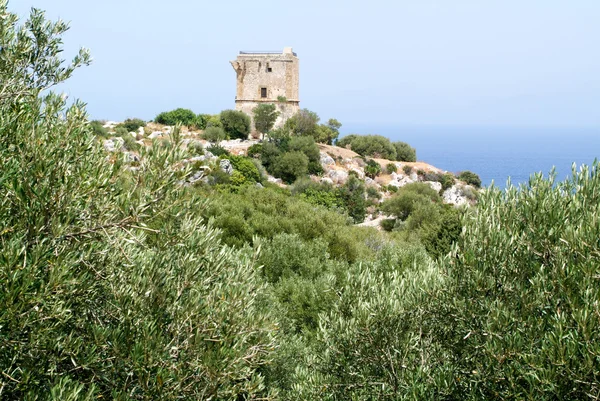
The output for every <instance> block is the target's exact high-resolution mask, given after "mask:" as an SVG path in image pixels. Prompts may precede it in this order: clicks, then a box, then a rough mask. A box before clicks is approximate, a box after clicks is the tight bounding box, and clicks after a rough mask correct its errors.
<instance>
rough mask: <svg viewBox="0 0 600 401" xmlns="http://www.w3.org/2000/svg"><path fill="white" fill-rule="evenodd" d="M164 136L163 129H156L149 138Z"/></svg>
mask: <svg viewBox="0 0 600 401" xmlns="http://www.w3.org/2000/svg"><path fill="white" fill-rule="evenodd" d="M163 136H164V134H163V133H162V132H161V131H154V132H153V133H151V134H150V135H148V138H150V139H155V138H162V137H163Z"/></svg>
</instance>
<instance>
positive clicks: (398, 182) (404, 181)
mask: <svg viewBox="0 0 600 401" xmlns="http://www.w3.org/2000/svg"><path fill="white" fill-rule="evenodd" d="M413 182H415V181H413V180H411V179H410V178H409V177H403V178H400V179H395V180H392V181H390V182H389V183H388V185H391V186H393V187H396V188H402V187H403V186H405V185H407V184H412V183H413Z"/></svg>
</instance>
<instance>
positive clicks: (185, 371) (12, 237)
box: [0, 2, 276, 400]
mask: <svg viewBox="0 0 600 401" xmlns="http://www.w3.org/2000/svg"><path fill="white" fill-rule="evenodd" d="M0 15H2V23H1V24H2V29H0V43H2V52H0V59H1V60H2V62H1V63H0V64H1V65H3V66H7V65H8V66H10V68H0V93H2V94H3V96H1V97H0V116H1V117H0V132H2V137H1V139H0V156H1V157H0V195H1V196H0V222H1V225H2V227H5V228H6V229H3V230H2V232H1V233H0V238H1V241H2V252H1V256H0V370H2V375H1V378H0V388H1V392H2V395H1V397H2V398H3V399H7V400H22V399H25V400H50V399H54V400H80V399H82V400H99V399H117V400H127V399H161V400H175V399H207V398H212V399H244V398H248V399H257V398H265V397H267V396H268V394H267V392H266V391H264V379H263V375H262V373H261V372H260V369H261V368H262V367H263V366H264V365H265V364H267V363H268V361H269V356H268V355H269V353H270V352H272V350H273V349H274V347H275V346H276V344H275V341H274V337H275V336H276V322H275V321H274V320H273V319H272V318H271V317H270V315H269V314H268V313H265V310H264V309H260V308H259V307H258V301H259V299H260V298H261V297H263V296H264V295H263V294H264V293H265V291H264V284H263V281H262V279H261V277H260V275H259V270H258V268H257V266H255V265H254V262H253V261H252V258H250V257H248V255H247V254H246V253H244V252H242V251H238V250H233V249H231V248H228V247H226V246H224V245H223V243H222V242H220V241H219V239H218V236H219V234H220V233H219V232H218V231H216V230H215V229H214V228H212V227H210V226H207V225H206V224H204V222H203V219H202V218H201V216H200V215H199V213H200V211H201V210H203V208H204V207H205V206H204V205H205V198H204V197H202V196H198V195H197V194H196V193H195V190H194V189H192V188H187V187H184V186H182V185H180V184H179V182H180V179H181V177H182V175H185V174H187V173H188V171H187V170H185V171H181V169H180V168H179V165H178V163H179V161H180V160H181V159H182V158H183V157H184V156H185V154H184V150H183V149H181V147H180V146H177V145H178V144H172V143H170V142H169V143H168V144H164V143H165V142H167V141H164V142H163V143H161V144H160V145H159V144H158V143H156V144H155V145H154V146H153V148H152V149H150V150H148V151H145V150H144V149H143V150H142V151H143V152H144V153H143V155H142V158H143V160H144V162H143V163H142V166H141V167H140V170H139V171H131V170H129V169H124V168H122V167H123V165H122V164H121V161H120V160H115V161H114V164H109V163H108V162H107V160H106V154H105V152H104V150H103V149H102V146H101V145H99V144H98V141H97V137H96V136H95V135H94V134H93V133H92V128H91V127H90V125H89V124H88V122H87V113H86V111H85V109H84V108H83V104H82V103H79V102H76V103H74V104H72V105H71V106H67V104H66V102H65V100H63V98H62V97H61V96H60V95H57V94H54V93H52V92H48V91H47V88H49V87H52V86H55V85H58V84H60V83H61V82H62V81H64V80H65V79H67V78H68V77H69V76H70V75H71V74H72V72H73V70H74V69H75V68H76V67H78V66H79V65H82V64H87V63H88V62H89V55H88V54H87V53H86V52H84V51H81V52H80V54H79V55H78V56H77V57H76V58H75V59H74V61H73V64H69V65H62V64H61V61H60V60H61V58H62V54H63V53H62V45H61V40H62V39H61V37H62V35H63V33H64V32H65V31H66V29H67V25H66V24H65V23H63V22H57V23H53V22H47V21H46V20H45V18H44V14H43V13H42V12H41V11H38V10H33V11H32V12H31V19H30V21H28V22H26V23H23V24H21V25H19V24H18V23H17V17H16V15H14V14H11V13H9V12H8V11H7V6H6V2H3V3H1V4H0ZM15 71H16V72H18V74H16V73H15ZM31 127H35V129H31ZM41 145H43V146H41ZM175 166H177V167H175ZM239 305H243V307H239ZM200 333H201V334H200ZM199 372H210V374H199Z"/></svg>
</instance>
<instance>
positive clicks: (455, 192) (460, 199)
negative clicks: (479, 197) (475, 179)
mask: <svg viewBox="0 0 600 401" xmlns="http://www.w3.org/2000/svg"><path fill="white" fill-rule="evenodd" d="M442 199H443V200H444V203H449V204H452V205H455V206H461V205H467V204H469V199H468V198H467V197H466V196H464V195H463V188H462V185H460V184H457V185H453V186H452V187H450V188H448V189H447V190H445V191H444V193H443V194H442Z"/></svg>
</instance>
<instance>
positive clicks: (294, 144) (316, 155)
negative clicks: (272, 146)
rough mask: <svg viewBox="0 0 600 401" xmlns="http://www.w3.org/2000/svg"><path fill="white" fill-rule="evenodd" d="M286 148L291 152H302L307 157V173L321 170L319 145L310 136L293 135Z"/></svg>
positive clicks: (318, 172)
mask: <svg viewBox="0 0 600 401" xmlns="http://www.w3.org/2000/svg"><path fill="white" fill-rule="evenodd" d="M287 148H288V149H289V151H291V152H302V153H304V154H305V155H306V157H307V158H308V173H309V174H320V173H322V172H323V166H321V161H320V156H321V152H320V151H319V147H318V146H317V144H316V143H315V141H314V139H313V138H311V137H293V138H291V139H290V141H289V142H288V145H287Z"/></svg>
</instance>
